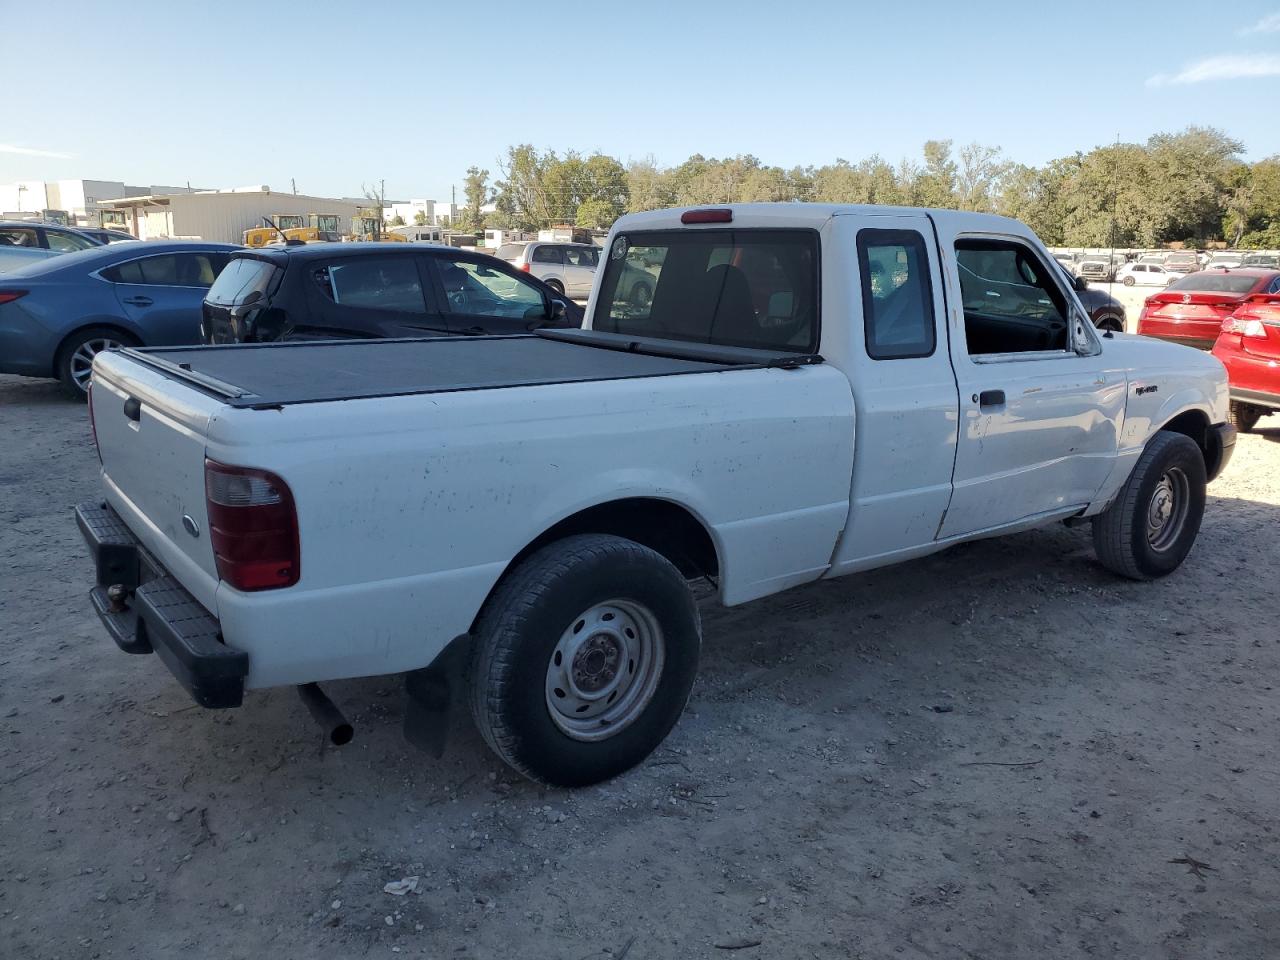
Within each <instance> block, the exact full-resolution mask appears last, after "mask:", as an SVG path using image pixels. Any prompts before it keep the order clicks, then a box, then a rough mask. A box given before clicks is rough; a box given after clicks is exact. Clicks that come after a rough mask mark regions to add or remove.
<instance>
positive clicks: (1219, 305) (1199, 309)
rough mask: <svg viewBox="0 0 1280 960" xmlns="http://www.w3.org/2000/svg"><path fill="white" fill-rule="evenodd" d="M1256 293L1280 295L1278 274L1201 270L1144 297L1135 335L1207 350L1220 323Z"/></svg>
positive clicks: (1252, 270)
mask: <svg viewBox="0 0 1280 960" xmlns="http://www.w3.org/2000/svg"><path fill="white" fill-rule="evenodd" d="M1256 293H1280V270H1261V269H1253V268H1247V267H1240V268H1236V269H1234V270H1225V269H1224V270H1201V271H1199V272H1198V273H1192V274H1189V275H1187V276H1185V277H1183V278H1182V279H1181V280H1175V281H1173V283H1171V284H1169V286H1167V287H1165V288H1164V289H1163V290H1162V291H1160V292H1159V293H1157V294H1154V295H1152V296H1150V297H1147V302H1146V303H1144V304H1143V305H1142V313H1140V314H1139V315H1138V333H1140V334H1142V335H1143V336H1147V337H1159V338H1160V339H1161V340H1172V341H1173V342H1174V343H1185V344H1186V345H1187V346H1189V347H1199V348H1200V349H1201V350H1208V349H1210V348H1211V347H1212V346H1213V344H1214V341H1216V340H1217V339H1218V333H1219V331H1220V330H1221V329H1222V322H1223V321H1224V320H1226V319H1227V318H1228V317H1229V316H1231V315H1232V314H1233V313H1235V311H1236V308H1237V307H1239V306H1240V304H1242V303H1243V302H1244V301H1245V300H1246V299H1247V298H1249V297H1251V296H1253V295H1254V294H1256Z"/></svg>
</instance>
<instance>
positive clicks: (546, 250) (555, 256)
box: [533, 247, 564, 263]
mask: <svg viewBox="0 0 1280 960" xmlns="http://www.w3.org/2000/svg"><path fill="white" fill-rule="evenodd" d="M533 262H534V263H564V257H563V256H562V255H561V253H560V248H559V247H535V248H534V251H533Z"/></svg>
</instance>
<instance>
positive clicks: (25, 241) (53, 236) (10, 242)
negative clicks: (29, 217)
mask: <svg viewBox="0 0 1280 960" xmlns="http://www.w3.org/2000/svg"><path fill="white" fill-rule="evenodd" d="M101 245H102V244H101V243H99V242H98V241H97V240H95V239H93V237H90V236H88V235H87V234H84V233H82V232H81V231H79V230H74V229H72V228H71V227H60V226H58V225H56V224H52V223H40V222H28V221H26V220H0V247H5V246H8V247H41V248H43V249H45V250H52V251H54V252H55V253H70V252H71V251H73V250H87V249H89V248H90V247H98V246H101Z"/></svg>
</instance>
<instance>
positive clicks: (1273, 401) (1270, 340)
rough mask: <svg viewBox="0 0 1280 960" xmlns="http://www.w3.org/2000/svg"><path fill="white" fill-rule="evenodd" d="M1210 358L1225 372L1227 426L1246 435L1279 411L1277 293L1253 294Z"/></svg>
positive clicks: (1226, 323)
mask: <svg viewBox="0 0 1280 960" xmlns="http://www.w3.org/2000/svg"><path fill="white" fill-rule="evenodd" d="M1213 355H1214V356H1215V357H1217V358H1218V359H1219V360H1221V361H1222V365H1223V366H1224V367H1226V368H1227V380H1228V381H1229V382H1230V389H1231V422H1232V423H1233V424H1235V426H1236V429H1237V430H1240V431H1242V432H1244V433H1248V432H1249V431H1250V430H1252V429H1253V428H1254V427H1256V426H1257V425H1258V420H1259V419H1260V418H1261V417H1264V416H1267V415H1268V414H1272V413H1276V412H1277V411H1280V293H1254V294H1250V295H1249V296H1248V297H1246V298H1245V300H1244V302H1243V303H1241V304H1240V306H1239V307H1237V308H1236V310H1235V312H1234V313H1232V314H1231V316H1230V317H1228V318H1227V319H1226V320H1224V321H1223V322H1222V331H1221V332H1220V333H1219V334H1218V339H1217V341H1215V343H1214V345H1213Z"/></svg>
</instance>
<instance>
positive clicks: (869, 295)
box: [858, 230, 937, 360]
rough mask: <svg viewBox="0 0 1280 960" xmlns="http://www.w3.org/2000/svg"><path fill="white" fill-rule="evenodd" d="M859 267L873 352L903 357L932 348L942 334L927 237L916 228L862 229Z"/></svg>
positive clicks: (926, 352) (874, 355)
mask: <svg viewBox="0 0 1280 960" xmlns="http://www.w3.org/2000/svg"><path fill="white" fill-rule="evenodd" d="M858 271H859V272H860V273H861V274H862V317H863V321H862V322H863V329H864V331H865V333H866V341H867V355H868V356H869V357H871V358H872V359H875V360H901V359H904V358H907V357H927V356H929V355H930V354H932V353H933V349H934V345H935V343H936V340H937V334H936V331H935V325H934V315H933V287H932V284H931V283H930V282H929V255H928V252H927V248H926V247H925V243H924V237H922V236H921V235H920V234H919V233H917V232H916V231H914V230H861V231H859V232H858Z"/></svg>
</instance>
